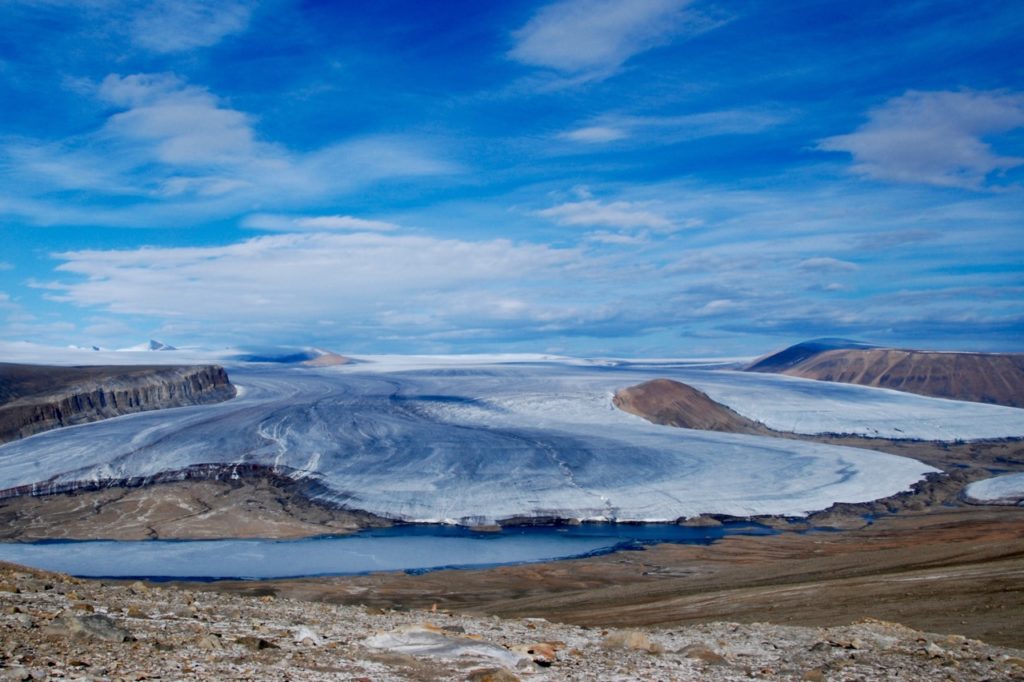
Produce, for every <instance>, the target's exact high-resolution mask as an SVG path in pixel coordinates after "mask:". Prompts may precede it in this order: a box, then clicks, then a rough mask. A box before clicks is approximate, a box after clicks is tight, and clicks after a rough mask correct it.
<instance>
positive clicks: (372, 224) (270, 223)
mask: <svg viewBox="0 0 1024 682" xmlns="http://www.w3.org/2000/svg"><path fill="white" fill-rule="evenodd" d="M242 225H243V226H244V227H248V228H251V229H255V230H271V231H275V232H287V231H302V232H309V231H316V230H325V231H340V232H391V231H393V230H397V229H398V225H396V224H395V223H389V222H385V221H383V220H366V219H364V218H355V217H353V216H349V215H322V216H287V215H274V214H267V213H258V214H255V215H251V216H247V217H246V218H245V219H244V220H243V221H242Z"/></svg>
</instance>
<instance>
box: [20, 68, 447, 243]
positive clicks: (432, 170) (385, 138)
mask: <svg viewBox="0 0 1024 682" xmlns="http://www.w3.org/2000/svg"><path fill="white" fill-rule="evenodd" d="M78 87H80V86H78ZM95 94H96V96H97V97H98V98H99V99H100V100H102V101H104V102H106V103H108V104H110V105H112V106H114V107H116V108H117V109H118V111H116V112H115V113H113V114H111V115H110V116H109V117H108V118H107V119H106V121H105V123H104V124H103V125H102V126H101V127H100V128H98V129H97V130H94V131H92V132H87V133H84V134H80V135H75V136H71V137H67V138H64V139H61V140H58V141H42V140H29V139H19V140H11V141H8V142H7V144H6V145H4V144H0V170H7V171H8V172H9V174H10V175H9V177H11V178H17V181H19V182H22V183H23V185H24V187H23V191H21V192H19V193H18V196H7V197H4V196H3V192H0V212H4V211H5V209H6V211H7V212H12V213H20V214H21V215H24V216H25V217H28V218H29V219H32V220H36V221H38V222H48V221H49V220H51V219H52V216H53V215H54V214H55V213H61V214H62V216H63V217H62V218H60V219H62V220H69V219H70V221H71V222H78V221H76V220H74V219H73V218H71V216H70V212H71V211H72V210H73V209H72V207H69V206H67V205H66V203H62V204H61V206H59V207H54V206H53V205H52V203H51V201H50V200H49V199H48V198H47V197H48V195H49V194H50V193H52V192H55V191H56V192H59V191H64V190H87V191H89V192H91V195H92V196H93V197H94V198H102V197H104V196H105V195H106V196H111V195H113V196H119V197H132V198H133V199H134V201H135V202H136V203H133V204H132V205H131V206H129V207H127V208H125V209H124V210H123V211H122V213H123V215H122V216H120V217H118V216H117V213H118V211H117V209H114V208H109V207H107V208H105V210H104V211H103V212H102V213H105V215H103V219H104V221H106V222H109V223H110V224H124V223H126V222H128V223H130V222H131V221H136V222H135V224H138V222H139V221H140V220H145V219H156V220H158V221H160V222H161V223H163V222H165V221H166V220H168V219H174V214H175V213H178V214H179V216H180V215H182V214H188V213H190V212H199V213H205V214H206V216H207V217H211V216H212V217H216V216H219V215H227V214H231V213H232V212H236V211H239V210H244V208H245V207H248V206H251V205H253V204H258V205H261V206H262V207H265V208H274V207H287V206H292V205H296V204H298V203H300V202H303V201H310V200H316V199H322V198H328V197H331V196H335V195H338V194H344V193H346V192H351V191H352V190H354V189H356V188H359V187H364V186H366V185H368V184H371V183H374V182H379V181H382V180H387V179H391V178H411V177H425V176H431V175H440V174H446V173H449V174H450V173H453V172H456V171H457V170H458V168H457V167H456V166H455V165H454V164H452V163H450V162H448V161H446V160H443V159H442V158H440V156H439V154H437V153H436V152H435V150H434V149H433V148H432V147H430V145H428V144H427V143H424V142H422V141H420V140H416V139H413V138H410V137H406V136H402V135H376V136H374V135H371V136H363V137H356V138H350V139H347V140H341V141H338V142H335V143H333V144H328V145H326V146H324V147H321V148H319V149H313V150H310V151H306V152H302V153H298V152H293V151H291V150H289V149H287V148H286V147H284V146H283V145H280V144H276V143H274V142H270V141H267V140H264V139H262V138H261V136H260V135H259V134H258V133H257V131H256V128H255V120H254V118H253V117H252V116H250V115H249V114H247V113H245V112H243V111H239V110H237V109H234V108H232V107H231V106H230V105H229V104H228V103H227V102H224V101H222V100H221V99H220V98H218V97H217V96H216V95H214V94H213V93H211V92H210V91H209V90H207V89H205V88H202V87H199V86H196V85H192V84H190V83H188V82H186V81H185V80H183V79H181V78H180V77H178V76H176V75H174V74H169V73H159V74H133V75H128V76H121V75H117V74H111V75H108V76H107V77H106V78H104V79H103V81H102V82H101V83H100V84H99V85H98V86H96V87H95ZM8 190H14V187H13V184H9V185H8ZM33 196H36V197H38V199H37V201H35V202H33V201H30V200H26V197H33ZM139 202H141V206H140V203H139ZM149 209H152V210H149ZM84 213H85V214H86V215H85V216H84V219H85V220H88V215H87V214H88V211H85V212H84ZM112 214H113V215H112ZM161 215H162V216H163V217H160V216H161ZM94 216H98V214H97V213H95V212H94Z"/></svg>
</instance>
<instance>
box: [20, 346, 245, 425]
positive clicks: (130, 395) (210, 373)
mask: <svg viewBox="0 0 1024 682" xmlns="http://www.w3.org/2000/svg"><path fill="white" fill-rule="evenodd" d="M234 396H235V387H234V386H232V385H231V382H230V380H229V379H228V375H227V372H226V371H224V368H223V367H220V366H217V365H199V366H190V367H168V366H136V367H120V366H110V367H108V366H88V367H54V366H48V365H19V364H10V363H0V443H4V442H7V441H12V440H17V439H19V438H25V437H27V436H31V435H33V434H36V433H40V432H42V431H47V430H49V429H54V428H58V427H61V426H71V425H74V424H85V423H87V422H93V421H97V420H100V419H107V418H109V417H117V416H119V415H122V414H129V413H132V412H142V411H144V410H156V409H161V408H166V407H182V406H185V405H199V404H203V403H214V402H221V401H223V400H227V399H229V398H232V397H234Z"/></svg>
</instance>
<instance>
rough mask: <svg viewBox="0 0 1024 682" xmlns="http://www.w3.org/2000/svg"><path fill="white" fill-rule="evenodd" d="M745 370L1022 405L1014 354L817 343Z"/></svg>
mask: <svg viewBox="0 0 1024 682" xmlns="http://www.w3.org/2000/svg"><path fill="white" fill-rule="evenodd" d="M745 369H746V371H749V372H770V373H775V374H787V375H789V376H796V377H803V378H805V379H817V380H820V381H835V382H840V383H846V384H859V385H862V386H875V387H879V388H891V389H894V390H897V391H905V392H907V393H916V394H918V395H927V396H932V397H936V398H951V399H954V400H968V401H971V402H978V403H993V404H996V405H1008V406H1010V407H1024V354H1020V353H955V352H937V351H917V350H901V349H896V348H879V347H875V346H870V345H868V344H863V343H859V342H856V341H846V340H843V339H817V340H814V341H807V342H804V343H798V344H797V345H795V346H791V347H789V348H787V349H785V350H783V351H780V352H778V353H774V354H772V355H769V356H766V357H764V358H759V359H758V360H755V361H754V362H753V363H752V364H751V365H749V366H748V367H746V368H745Z"/></svg>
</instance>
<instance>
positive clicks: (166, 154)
mask: <svg viewBox="0 0 1024 682" xmlns="http://www.w3.org/2000/svg"><path fill="white" fill-rule="evenodd" d="M99 95H100V97H102V98H104V99H106V100H108V101H109V102H111V103H113V104H117V105H121V106H127V107H130V108H129V109H128V110H127V111H123V112H120V113H117V114H114V115H113V116H111V117H110V119H109V120H108V121H107V123H106V125H105V126H104V128H103V130H102V131H101V135H102V136H105V137H108V138H110V139H113V140H116V141H118V142H119V143H121V144H125V143H127V144H140V145H152V149H153V151H154V154H155V157H156V160H157V161H159V162H162V163H165V164H169V165H185V166H190V165H191V166H194V165H209V164H227V165H237V164H239V163H240V162H245V161H250V160H252V159H253V158H254V157H259V156H269V155H272V154H274V153H275V152H276V150H272V149H267V148H262V149H261V148H260V146H258V145H257V143H256V141H255V140H254V135H253V130H252V121H251V120H250V118H249V116H247V115H246V114H244V113H242V112H240V111H236V110H234V109H229V108H226V107H223V106H221V104H220V103H219V102H218V101H217V98H216V97H214V96H213V95H212V94H210V93H209V92H208V91H206V90H204V89H202V88H197V87H194V86H189V85H186V84H185V83H184V82H182V81H181V80H179V79H178V78H176V77H175V76H173V75H170V74H156V75H149V74H142V75H133V76H124V77H122V76H118V75H116V74H111V75H109V76H107V77H106V78H105V79H104V80H103V83H102V84H101V85H100V88H99Z"/></svg>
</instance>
